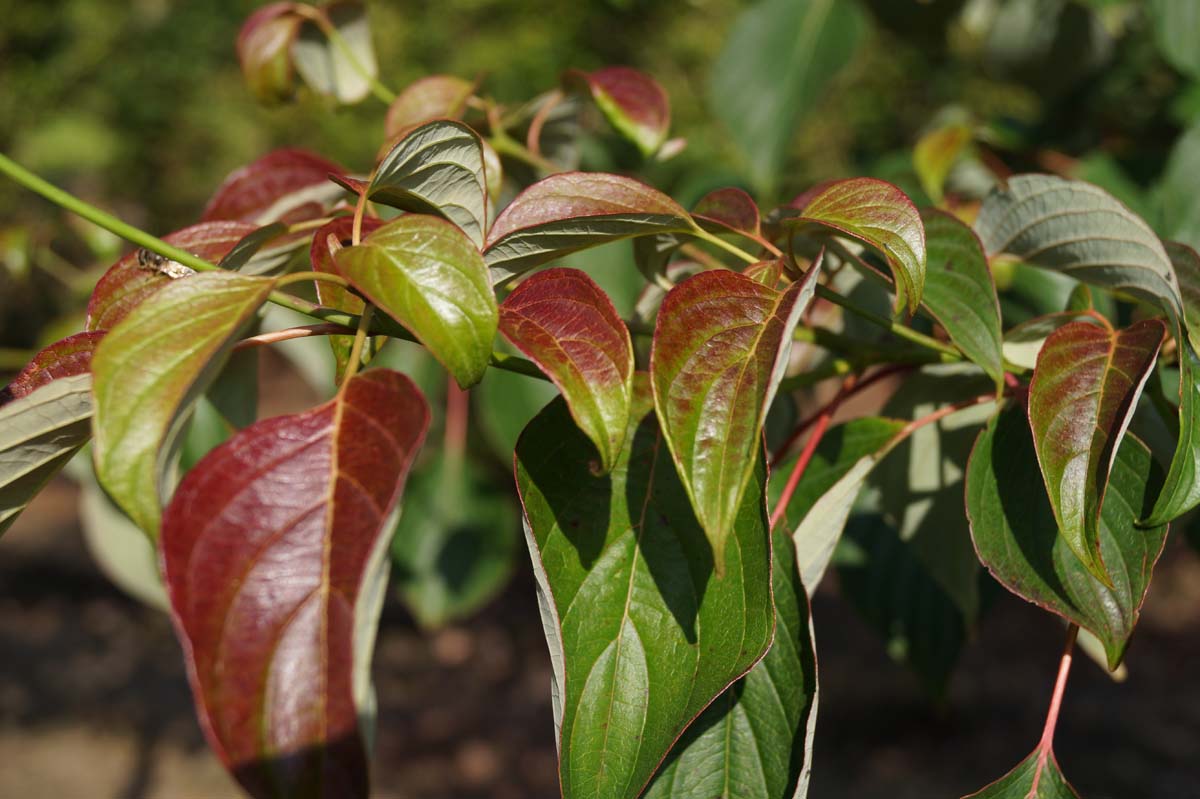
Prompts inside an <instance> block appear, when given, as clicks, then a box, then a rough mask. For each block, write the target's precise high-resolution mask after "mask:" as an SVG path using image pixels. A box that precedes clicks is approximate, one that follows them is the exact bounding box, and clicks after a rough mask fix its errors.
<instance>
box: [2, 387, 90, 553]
mask: <svg viewBox="0 0 1200 799" xmlns="http://www.w3.org/2000/svg"><path fill="white" fill-rule="evenodd" d="M91 388H92V376H91V375H90V374H87V373H86V372H85V373H83V374H76V375H70V376H67V377H60V378H58V379H56V380H52V381H51V382H49V383H46V384H44V385H41V386H38V387H36V388H34V389H33V390H32V391H30V392H29V393H28V394H25V395H24V396H22V397H20V398H18V399H14V400H11V401H8V402H5V403H4V404H3V405H0V535H3V534H4V531H5V530H7V529H8V528H9V526H10V525H12V523H13V522H14V521H16V518H17V516H19V515H20V514H21V511H23V510H25V506H26V505H28V504H29V500H31V499H33V497H34V496H35V495H36V494H37V493H38V492H39V491H41V490H42V488H44V487H45V485H46V483H48V482H49V481H50V478H51V477H53V476H54V475H55V474H57V473H58V470H59V469H61V468H62V467H63V466H64V465H65V464H66V462H67V461H69V460H70V459H71V457H72V456H73V455H74V454H75V453H76V452H78V451H79V448H80V447H82V446H83V445H84V444H86V443H87V440H88V438H90V437H91V424H90V421H91V417H92V392H91Z"/></svg>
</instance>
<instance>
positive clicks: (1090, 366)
mask: <svg viewBox="0 0 1200 799" xmlns="http://www.w3.org/2000/svg"><path fill="white" fill-rule="evenodd" d="M1165 333H1166V328H1165V327H1164V326H1163V324H1162V322H1160V321H1158V320H1155V319H1150V320H1144V321H1141V322H1135V323H1134V324H1133V325H1131V326H1129V327H1127V328H1125V329H1124V330H1117V331H1113V330H1109V329H1106V328H1102V327H1098V326H1096V325H1091V324H1088V323H1086V322H1075V323H1072V324H1069V325H1065V326H1064V327H1060V328H1059V329H1058V330H1056V331H1055V332H1054V333H1052V334H1051V335H1050V337H1049V338H1047V339H1046V343H1045V344H1044V345H1043V346H1042V351H1041V354H1039V355H1038V360H1037V366H1036V367H1035V368H1034V371H1033V380H1032V381H1031V382H1030V384H1029V424H1030V427H1031V429H1032V430H1033V442H1034V447H1035V448H1036V450H1037V455H1038V463H1039V464H1040V466H1041V471H1042V475H1043V477H1044V478H1045V481H1046V488H1047V490H1048V491H1049V494H1050V504H1051V506H1052V507H1053V508H1054V516H1055V518H1057V519H1058V522H1059V528H1060V530H1061V533H1062V536H1063V538H1064V539H1065V540H1066V542H1067V544H1068V545H1070V547H1071V549H1072V550H1073V551H1074V552H1075V554H1076V555H1077V556H1078V557H1079V559H1080V560H1082V561H1083V563H1084V565H1086V566H1087V567H1088V569H1089V570H1090V571H1091V572H1092V574H1094V575H1095V576H1096V577H1098V578H1099V579H1100V580H1102V581H1105V582H1107V581H1108V580H1109V577H1108V574H1107V572H1108V571H1109V570H1108V569H1106V568H1105V563H1104V562H1103V560H1102V559H1101V556H1100V540H1099V534H1100V533H1099V519H1100V506H1101V504H1102V503H1103V501H1104V493H1105V486H1106V485H1107V483H1108V473H1109V469H1110V468H1111V466H1112V463H1113V460H1114V458H1115V457H1116V453H1117V448H1118V447H1119V445H1120V443H1121V437H1122V436H1124V434H1125V429H1126V428H1127V427H1128V426H1129V421H1130V419H1131V418H1132V416H1133V411H1134V408H1135V407H1136V405H1137V399H1138V396H1139V395H1140V394H1141V392H1142V387H1143V385H1145V382H1146V379H1147V378H1148V377H1149V376H1150V370H1151V369H1152V368H1153V367H1154V360H1155V358H1156V357H1157V356H1158V349H1159V347H1160V346H1161V345H1162V340H1163V335H1164V334H1165Z"/></svg>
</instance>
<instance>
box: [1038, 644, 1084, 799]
mask: <svg viewBox="0 0 1200 799" xmlns="http://www.w3.org/2000/svg"><path fill="white" fill-rule="evenodd" d="M1078 635H1079V625H1078V624H1072V625H1070V626H1068V627H1067V644H1066V646H1065V647H1063V654H1062V660H1060V661H1059V664H1058V678H1057V679H1056V680H1055V681H1054V693H1053V695H1051V697H1050V709H1049V710H1048V711H1047V712H1046V725H1045V726H1044V727H1043V728H1042V740H1041V742H1039V743H1038V764H1037V768H1036V769H1035V770H1034V773H1033V786H1032V790H1031V792H1030V796H1033V795H1035V794H1037V787H1038V780H1040V779H1041V777H1042V770H1043V769H1044V768H1045V767H1046V761H1047V760H1049V759H1050V756H1051V754H1052V753H1053V751H1054V728H1055V727H1057V726H1058V714H1059V711H1060V710H1062V699H1063V692H1064V691H1066V689H1067V677H1068V675H1070V673H1071V657H1072V654H1071V653H1072V651H1073V650H1074V649H1075V638H1076V636H1078Z"/></svg>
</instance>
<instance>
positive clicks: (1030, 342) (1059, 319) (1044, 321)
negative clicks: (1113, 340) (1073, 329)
mask: <svg viewBox="0 0 1200 799" xmlns="http://www.w3.org/2000/svg"><path fill="white" fill-rule="evenodd" d="M1073 322H1086V323H1089V324H1094V325H1101V321H1100V319H1099V318H1097V317H1096V316H1095V315H1093V314H1089V313H1081V312H1078V311H1063V312H1062V313H1053V314H1046V315H1045V316H1037V317H1034V318H1033V319H1030V320H1028V321H1026V322H1022V323H1021V324H1019V325H1014V326H1013V327H1012V328H1011V329H1010V330H1009V331H1008V332H1007V333H1005V334H1004V344H1003V346H1002V352H1003V353H1004V360H1006V361H1008V362H1009V363H1011V364H1013V365H1014V366H1019V367H1021V368H1023V369H1032V368H1033V367H1034V366H1036V365H1037V357H1038V353H1040V352H1041V351H1042V345H1043V344H1045V343H1046V339H1048V338H1049V337H1050V334H1051V333H1053V332H1054V331H1055V330H1058V329H1059V328H1060V327H1063V326H1065V325H1069V324H1071V323H1073Z"/></svg>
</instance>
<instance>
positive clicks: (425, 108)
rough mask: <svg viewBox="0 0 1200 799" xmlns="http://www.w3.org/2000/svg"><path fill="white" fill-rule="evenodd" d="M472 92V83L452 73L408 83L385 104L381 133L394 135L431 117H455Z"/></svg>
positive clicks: (462, 109)
mask: <svg viewBox="0 0 1200 799" xmlns="http://www.w3.org/2000/svg"><path fill="white" fill-rule="evenodd" d="M474 92H475V84H474V83H472V82H471V81H469V80H463V79H462V78H456V77H454V76H453V75H429V76H427V77H424V78H421V79H420V80H418V81H416V82H415V83H410V84H409V85H408V86H406V87H405V88H404V91H402V92H400V94H398V95H397V96H396V99H395V100H393V101H392V104H391V105H389V106H388V110H387V116H386V117H385V118H384V122H383V129H384V135H385V136H386V137H387V138H388V139H392V138H395V137H397V136H399V135H401V134H402V133H404V132H405V131H407V130H409V129H411V128H413V127H415V126H416V125H420V124H421V123H423V122H428V121H430V120H433V119H458V118H459V117H461V116H462V114H463V111H464V110H465V109H466V107H467V100H469V99H471V95H472V94H473V93H474Z"/></svg>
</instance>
